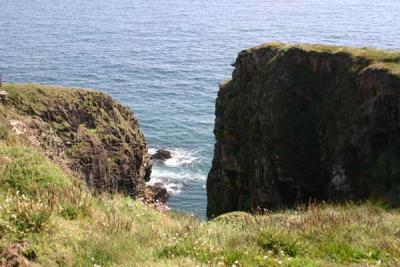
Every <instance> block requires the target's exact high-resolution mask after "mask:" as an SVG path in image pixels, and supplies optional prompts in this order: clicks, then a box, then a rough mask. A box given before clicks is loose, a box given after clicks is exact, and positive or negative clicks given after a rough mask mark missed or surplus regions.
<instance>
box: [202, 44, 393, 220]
mask: <svg viewBox="0 0 400 267" xmlns="http://www.w3.org/2000/svg"><path fill="white" fill-rule="evenodd" d="M399 62H400V53H397V52H391V51H379V50H374V49H355V48H346V47H331V46H321V45H285V44H281V43H270V44H265V45H262V46H259V47H255V48H252V49H249V50H245V51H242V52H241V53H240V54H239V56H238V58H237V60H236V62H235V63H234V65H233V66H234V67H235V70H234V71H233V74H232V80H230V81H228V82H225V83H224V84H222V85H221V86H220V90H219V93H218V98H217V101H216V120H215V130H214V134H215V137H216V140H217V142H216V144H215V150H214V159H213V163H212V168H211V170H210V173H209V176H208V180H207V195H208V207H207V215H208V217H214V216H217V215H219V214H222V213H225V212H229V211H234V210H243V211H250V210H255V209H259V208H260V209H263V208H267V209H275V208H282V207H290V206H293V205H295V204H297V203H302V202H307V201H309V200H328V201H339V200H343V199H364V198H367V197H371V196H373V197H379V198H384V199H386V200H389V201H391V202H392V203H395V202H396V201H398V200H399V196H400V135H399V134H400V133H399V131H400V64H399Z"/></svg>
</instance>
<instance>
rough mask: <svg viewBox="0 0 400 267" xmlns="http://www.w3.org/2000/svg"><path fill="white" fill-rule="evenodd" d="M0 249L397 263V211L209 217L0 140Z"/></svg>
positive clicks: (31, 258)
mask: <svg viewBox="0 0 400 267" xmlns="http://www.w3.org/2000/svg"><path fill="white" fill-rule="evenodd" d="M0 158H2V159H6V160H3V161H2V162H1V164H0V199H1V207H0V236H1V239H0V255H1V257H2V259H1V261H0V262H2V264H3V265H5V264H14V263H15V262H19V263H20V265H22V266H23V264H24V263H27V262H29V263H30V264H33V265H34V266H206V265H209V266H342V265H352V266H367V265H368V266H373V265H383V266H398V265H400V212H399V211H398V210H386V209H385V208H384V207H382V205H380V204H377V203H368V202H366V203H362V204H354V203H348V204H342V205H328V204H318V205H317V204H310V205H307V206H303V207H299V208H298V209H295V210H285V211H281V212H275V213H270V212H264V213H263V214H258V215H255V216H253V215H249V214H246V213H242V212H235V213H230V214H226V215H222V216H220V217H218V218H216V219H214V220H212V221H208V222H206V221H200V220H198V219H197V218H194V217H192V216H189V215H182V214H176V213H173V212H167V213H160V212H158V211H156V210H154V209H151V208H149V207H147V206H146V205H144V204H142V203H141V202H139V201H135V200H132V199H130V198H127V197H124V196H122V195H100V196H94V195H92V194H91V193H90V192H89V191H88V190H86V188H85V187H84V186H82V185H80V184H79V183H76V181H74V179H73V178H71V177H70V176H69V174H66V173H65V172H63V171H62V170H61V169H60V168H59V167H58V166H57V165H55V164H53V163H52V162H50V161H49V160H48V159H47V158H45V157H44V156H42V155H41V154H40V153H39V152H37V151H36V150H34V149H31V148H24V147H15V146H8V145H5V144H4V143H3V144H0Z"/></svg>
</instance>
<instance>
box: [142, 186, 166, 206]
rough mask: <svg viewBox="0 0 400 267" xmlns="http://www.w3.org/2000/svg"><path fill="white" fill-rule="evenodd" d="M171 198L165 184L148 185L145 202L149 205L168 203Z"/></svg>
mask: <svg viewBox="0 0 400 267" xmlns="http://www.w3.org/2000/svg"><path fill="white" fill-rule="evenodd" d="M168 198H169V194H168V192H167V189H165V187H164V185H163V184H159V183H156V184H154V185H147V186H146V190H145V194H144V201H145V202H147V203H152V202H161V203H166V202H167V200H168Z"/></svg>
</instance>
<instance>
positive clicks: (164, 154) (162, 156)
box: [151, 149, 172, 160]
mask: <svg viewBox="0 0 400 267" xmlns="http://www.w3.org/2000/svg"><path fill="white" fill-rule="evenodd" d="M151 158H152V159H159V160H167V159H170V158H172V154H171V152H170V151H168V150H166V149H159V150H157V152H156V153H154V154H153V155H151Z"/></svg>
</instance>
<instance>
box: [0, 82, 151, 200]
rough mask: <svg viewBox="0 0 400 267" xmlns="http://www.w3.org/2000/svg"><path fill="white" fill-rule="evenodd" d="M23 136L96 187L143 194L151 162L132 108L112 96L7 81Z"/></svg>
mask: <svg viewBox="0 0 400 267" xmlns="http://www.w3.org/2000/svg"><path fill="white" fill-rule="evenodd" d="M2 89H4V90H5V91H6V92H7V94H8V96H7V98H8V99H7V102H6V103H5V105H6V107H7V110H8V111H7V113H5V114H0V115H1V117H2V120H3V121H6V124H7V125H9V127H11V128H12V130H13V131H14V132H15V134H16V135H17V136H18V138H20V139H25V142H27V143H29V144H30V145H33V146H35V147H37V148H38V149H40V150H41V151H43V152H44V153H45V154H47V156H49V157H50V158H51V159H53V160H54V161H56V162H58V163H60V164H61V165H64V166H65V167H66V168H68V169H71V170H72V171H73V172H75V173H76V174H77V175H79V176H81V177H82V178H83V179H84V180H85V181H86V183H87V184H88V185H89V186H90V187H91V188H92V189H94V190H95V191H98V192H101V191H108V192H114V191H118V192H123V193H125V194H129V195H131V196H137V195H140V194H143V192H144V189H145V180H148V179H149V178H150V173H151V160H150V156H149V155H148V153H147V146H146V142H145V139H144V137H143V134H142V133H141V132H140V130H139V126H138V122H137V120H136V119H135V118H134V116H133V114H132V112H131V111H130V110H129V109H128V108H126V107H123V106H121V105H120V104H118V103H116V102H115V101H114V100H113V99H112V98H111V97H110V96H108V95H106V94H103V93H100V92H95V91H90V90H83V89H66V88H52V87H46V86H42V85H11V84H10V85H8V84H6V85H3V88H2Z"/></svg>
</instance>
